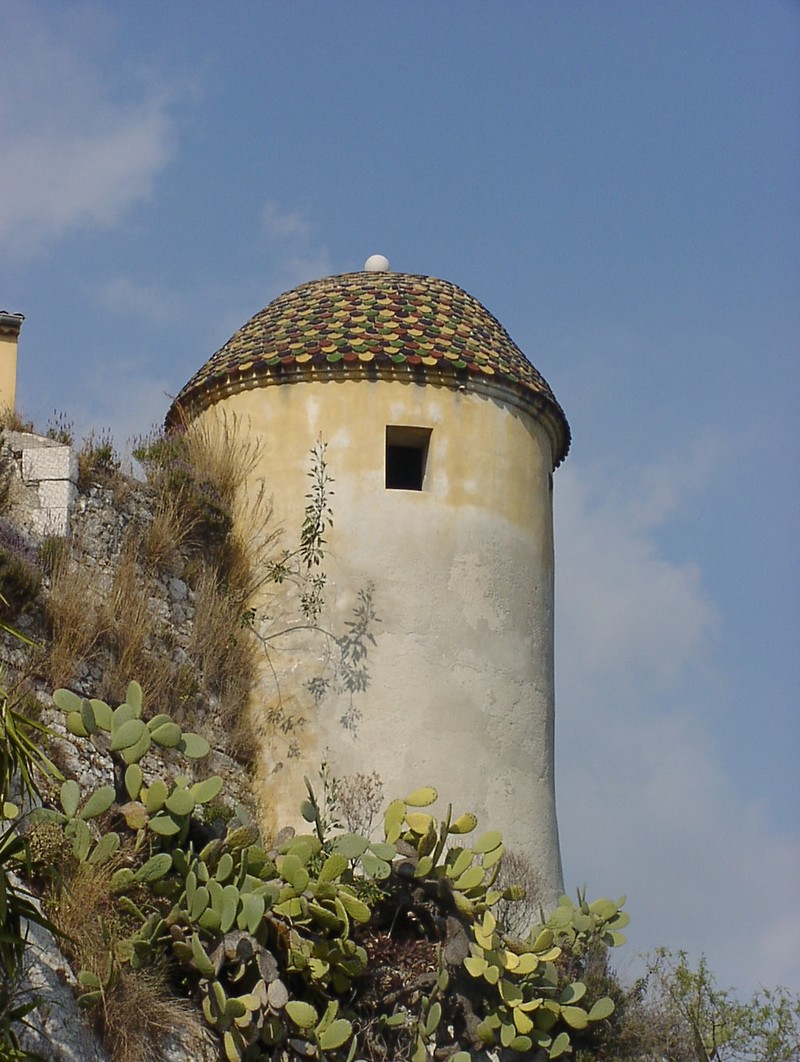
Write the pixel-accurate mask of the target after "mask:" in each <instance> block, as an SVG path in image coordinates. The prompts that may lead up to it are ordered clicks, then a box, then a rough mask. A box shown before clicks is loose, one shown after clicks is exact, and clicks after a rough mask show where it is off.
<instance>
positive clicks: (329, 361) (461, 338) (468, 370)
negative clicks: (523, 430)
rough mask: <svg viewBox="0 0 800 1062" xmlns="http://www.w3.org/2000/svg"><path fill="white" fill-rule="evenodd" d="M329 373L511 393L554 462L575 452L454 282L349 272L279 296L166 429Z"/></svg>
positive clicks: (535, 383) (539, 387)
mask: <svg viewBox="0 0 800 1062" xmlns="http://www.w3.org/2000/svg"><path fill="white" fill-rule="evenodd" d="M330 374H336V375H338V376H341V375H345V376H352V377H353V378H354V379H359V378H362V379H363V378H367V379H375V378H389V379H392V378H395V379H396V378H408V376H409V375H410V374H411V375H413V378H414V379H416V380H419V381H423V382H424V381H430V382H432V383H440V384H441V383H444V384H450V385H451V386H453V385H455V386H460V385H461V383H462V382H463V383H464V384H465V386H467V387H468V388H469V387H470V386H477V384H478V382H481V383H483V382H485V385H487V386H495V385H499V386H500V387H501V388H505V389H508V388H510V389H512V390H513V391H514V392H515V394H516V396H517V398H518V399H519V400H521V401H522V403H523V404H524V405H527V406H529V407H530V408H531V410H532V411H533V412H534V414H535V415H536V416H538V417H539V418H541V419H544V420H546V421H547V423H548V427H549V430H550V433H551V437H552V438H553V440H554V446H555V463H556V464H560V462H561V461H562V460H563V459H564V457H565V456H566V454H567V450H568V449H569V444H570V431H569V425H568V423H567V420H566V417H565V416H564V412H563V410H562V409H561V406H560V405H559V404H558V402H557V401H556V399H555V396H554V395H553V392H552V391H551V390H550V388H549V387H548V385H547V382H546V381H545V379H544V377H543V376H541V374H540V373H539V372H537V370H536V369H535V368H534V367H533V365H532V364H531V363H530V362H529V361H528V359H527V358H526V357H525V355H524V354H523V353H522V351H521V350H520V349H519V348H518V347H517V345H516V344H515V343H514V341H513V340H512V339H511V337H510V336H509V334H508V332H506V330H505V329H504V328H503V326H502V325H501V324H500V322H499V321H498V320H497V319H496V318H495V317H493V316H492V314H490V313H489V311H488V310H487V309H486V308H485V307H484V306H482V305H481V303H479V302H478V300H477V299H474V298H473V297H472V296H471V295H468V294H467V292H465V291H463V290H462V289H461V288H459V287H456V285H455V284H450V283H449V282H448V281H445V280H438V279H437V278H435V277H425V276H414V275H410V274H407V273H390V272H385V273H383V272H377V273H368V272H361V273H344V274H342V275H340V276H333V277H326V278H324V279H322V280H314V281H311V282H310V283H308V284H302V285H301V286H300V287H298V288H294V289H293V290H292V291H288V292H286V293H285V294H283V295H280V296H279V297H278V298H277V299H275V300H274V301H273V302H271V303H270V304H269V305H268V306H267V307H265V309H263V310H262V311H261V312H260V313H257V314H256V315H255V317H251V319H250V320H249V321H248V322H247V323H246V324H245V325H243V326H242V327H241V328H240V329H239V331H238V332H236V334H235V335H233V336H232V337H231V338H230V339H229V340H228V342H227V343H226V344H225V345H224V346H223V347H221V348H220V349H219V350H218V351H217V352H216V354H214V355H213V356H212V357H211V358H209V360H208V361H207V362H206V364H205V365H204V366H203V367H202V368H201V369H200V370H199V372H197V373H195V375H194V376H193V377H192V379H191V380H189V382H188V383H187V384H186V386H185V387H184V388H183V390H182V391H181V392H180V394H179V395H178V396H177V398H176V399H175V401H174V402H173V404H172V407H171V408H170V411H169V413H168V414H167V423H168V424H169V423H172V422H174V421H175V420H177V419H178V417H179V416H180V411H181V410H184V409H185V410H186V411H187V412H189V413H190V415H191V413H193V412H195V411H197V410H199V409H202V408H204V407H206V406H208V405H210V404H211V403H213V402H215V401H217V400H218V399H219V398H222V397H224V396H226V395H229V394H232V393H234V392H236V391H240V390H244V389H249V388H252V387H254V386H255V387H260V386H268V385H271V384H279V383H284V382H295V381H298V380H304V379H310V380H313V379H323V378H325V376H326V375H330ZM478 378H480V381H478Z"/></svg>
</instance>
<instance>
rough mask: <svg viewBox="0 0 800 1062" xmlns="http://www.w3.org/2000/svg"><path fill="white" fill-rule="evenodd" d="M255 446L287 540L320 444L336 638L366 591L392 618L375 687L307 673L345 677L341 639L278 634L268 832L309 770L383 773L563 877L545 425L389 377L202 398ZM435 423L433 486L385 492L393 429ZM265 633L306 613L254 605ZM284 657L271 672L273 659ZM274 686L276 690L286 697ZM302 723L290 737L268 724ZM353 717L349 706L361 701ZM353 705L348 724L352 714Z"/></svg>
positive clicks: (270, 695) (267, 599)
mask: <svg viewBox="0 0 800 1062" xmlns="http://www.w3.org/2000/svg"><path fill="white" fill-rule="evenodd" d="M222 415H224V416H226V417H227V418H228V422H229V424H230V423H231V420H232V418H235V420H236V424H237V427H238V430H239V431H243V432H246V433H247V435H248V436H249V437H250V438H251V439H253V438H258V439H259V440H260V444H261V456H260V460H259V464H258V467H257V469H256V471H255V473H254V477H253V480H252V486H251V491H252V494H253V496H255V494H256V493H257V491H258V489H259V481H260V480H263V482H264V483H265V484H266V488H267V491H268V493H270V494H272V495H273V498H274V514H275V516H274V519H275V520H276V521H277V522H279V523H280V524H281V525H282V526H283V528H284V533H285V544H286V545H287V546H289V545H291V544H292V543H294V542H296V541H297V537H298V533H299V528H300V525H301V522H302V517H303V509H304V506H305V495H306V494H307V493H308V490H309V487H310V480H309V478H308V471H309V451H310V449H311V447H312V446H313V445H314V443H315V441H316V440H317V439H320V438H321V439H322V440H324V441H325V442H326V443H327V463H328V470H329V473H330V475H331V476H332V478H333V480H334V482H333V483H332V491H333V497H332V506H333V510H334V526H333V528H332V530H331V532H330V533H329V535H328V544H327V553H326V561H325V569H326V571H327V574H328V591H327V602H328V608H327V611H326V613H325V615H324V616H323V618H322V620H321V621H320V622H321V625H324V626H325V627H326V628H329V629H331V630H333V631H335V632H342V631H344V629H345V625H346V623H347V622H348V621H349V620H352V618H353V608H354V607H355V606H356V605H357V604H358V593H359V590H363V589H364V588H366V587H370V586H371V587H373V588H374V589H373V592H372V593H373V602H374V607H375V610H376V612H377V614H378V616H379V618H380V621H381V622H380V623H379V624H376V625H375V626H374V634H375V638H376V645H375V646H374V647H373V646H369V655H368V658H367V665H368V674H369V686H368V688H367V689H366V691H364V692H358V693H356V694H354V695H353V696H352V697H351V696H350V694H349V693H348V691H346V690H340V691H338V692H336V691H335V690H330V691H329V692H328V693H327V694H326V696H325V697H323V698H322V700H321V702H320V703H319V705H315V703H314V701H313V698H312V697H311V695H310V694H309V692H308V690H307V689H306V688H305V685H304V684H305V682H306V681H307V680H308V678H309V677H311V676H312V675H313V674H315V673H316V672H317V671H319V670H324V672H325V673H326V674H328V675H329V676H330V675H332V674H333V670H332V669H333V663H334V660H335V657H336V652H337V649H336V646H335V644H333V643H332V642H331V641H330V640H329V639H327V638H326V637H325V636H322V635H318V634H312V633H308V632H302V631H301V632H295V633H292V634H291V635H286V636H283V637H280V638H277V639H275V640H273V642H272V643H271V644H272V649H271V666H270V667H267V666H265V667H264V669H263V680H262V685H261V690H260V692H259V696H258V697H257V698H256V700H255V701H254V704H253V712H254V715H255V718H256V721H257V723H258V724H259V725H260V726H261V728H262V731H263V733H264V742H263V747H262V749H261V755H260V767H259V786H260V795H261V803H262V807H263V809H264V812H263V813H264V822H265V825H266V826H267V828H271V827H274V826H276V825H279V824H284V823H285V822H287V821H291V820H293V819H296V818H297V813H296V809H297V806H298V804H299V801H300V800H301V799H302V797H303V796H304V786H303V775H304V774H306V775H309V776H310V777H316V774H317V770H318V768H319V765H320V762H321V760H322V759H326V760H327V761H328V762H329V763H330V764H331V766H332V769H333V772H334V773H335V774H337V775H340V776H341V775H348V774H353V773H356V772H359V771H361V772H369V771H372V770H377V771H378V773H379V774H380V775H381V777H382V779H383V782H384V786H385V789H384V793H385V796H386V799H387V800H388V799H392V798H394V797H395V796H398V795H402V794H403V793H405V792H410V791H411V790H412V789H414V788H415V787H416V786H418V785H422V784H433V785H435V786H437V787H438V788H439V790H440V793H441V794H442V797H443V798H444V800H449V801H452V803H453V805H454V809H455V811H456V812H457V813H460V812H461V811H465V810H472V811H475V812H476V813H477V814H478V815H479V817H480V819H481V822H482V824H483V825H484V826H485V827H487V828H488V826H490V825H491V826H495V827H498V828H500V829H502V830H503V832H504V834H505V836H506V838H507V841H508V843H509V844H510V846H511V847H513V848H516V849H517V850H521V851H524V852H525V853H527V854H528V855H529V856H530V857H531V859H532V860H533V862H534V863H535V865H536V867H537V868H538V870H539V872H540V873H541V875H542V877H543V879H544V882H545V888H546V891H547V892H549V894H550V895H555V894H556V893H557V892H558V890H559V889H560V888H561V864H560V855H559V849H558V835H557V827H556V817H555V802H554V792H553V646H552V636H553V538H552V511H551V495H550V486H549V477H550V472H551V470H552V453H551V447H550V442H549V439H548V436H547V434H546V432H545V431H544V430H543V428H542V427H541V426H540V425H537V424H536V423H535V422H534V420H533V419H532V418H531V417H530V416H529V415H527V414H525V413H522V412H520V411H517V410H514V409H512V408H510V407H509V406H507V405H506V404H505V403H504V402H503V401H501V400H500V399H499V398H492V397H488V396H484V395H478V394H474V393H469V392H467V393H461V392H458V391H454V390H449V389H446V388H439V387H436V386H434V385H432V384H427V385H419V384H413V383H408V384H403V383H399V382H394V381H385V380H375V381H367V380H357V381H353V380H349V381H348V380H343V381H330V382H321V383H315V382H302V383H295V384H283V385H280V386H270V387H265V388H260V389H254V390H250V391H244V392H239V393H237V394H235V395H232V396H230V397H228V398H227V399H225V400H224V401H222V402H219V403H217V404H216V405H215V406H212V407H211V408H210V409H208V410H206V411H205V412H204V413H203V414H202V415H201V419H202V420H204V421H205V422H206V423H211V424H213V423H214V421H215V420H217V419H218V418H220V417H221V416H222ZM392 424H394V425H407V426H415V427H424V428H430V429H432V433H431V440H430V447H429V453H428V463H427V470H426V478H425V484H424V489H423V490H422V491H419V492H417V491H394V490H386V489H385V486H384V451H385V431H386V426H387V425H392ZM254 605H255V607H256V608H257V610H258V614H259V622H260V623H261V624H262V627H261V629H262V631H263V633H265V634H270V633H273V634H274V632H275V631H277V630H280V629H281V627H282V625H284V624H286V623H291V622H292V620H293V618H296V615H297V613H296V605H297V603H296V600H295V601H292V595H291V592H287V593H286V594H283V595H277V596H276V592H275V588H274V587H268V588H267V590H266V591H265V593H264V595H263V596H262V597H261V599H260V600H258V601H256V602H254ZM273 669H274V671H273ZM278 688H279V689H280V694H279V693H278ZM279 698H280V700H281V704H282V708H283V710H284V713H287V714H290V715H291V716H292V717H294V718H295V719H297V718H304V719H306V720H307V722H306V724H305V726H304V727H303V728H302V729H299V730H297V731H296V732H294V733H293V734H292V735H290V736H291V737H292V738H293V739H294V740H296V741H297V743H298V748H299V751H300V755H299V756H298V757H296V758H291V757H289V756H288V755H287V751H288V749H289V744H290V743H289V737H287V735H284V734H282V733H280V732H275V728H270V727H269V726H268V725H267V724H266V722H265V720H266V717H267V713H268V711H269V708H270V707H273V708H274V707H275V705H276V704H277V702H278V699H279ZM353 713H354V714H353ZM349 717H350V718H353V719H355V721H356V725H355V726H346V725H343V724H342V720H343V719H345V720H347V719H348V718H349Z"/></svg>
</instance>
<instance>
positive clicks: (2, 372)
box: [0, 333, 17, 409]
mask: <svg viewBox="0 0 800 1062" xmlns="http://www.w3.org/2000/svg"><path fill="white" fill-rule="evenodd" d="M16 400H17V336H16V335H9V334H7V333H0V409H14V408H15V406H16Z"/></svg>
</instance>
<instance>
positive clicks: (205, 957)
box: [39, 683, 626, 1062]
mask: <svg viewBox="0 0 800 1062" xmlns="http://www.w3.org/2000/svg"><path fill="white" fill-rule="evenodd" d="M54 699H55V702H56V704H57V705H58V707H59V708H61V709H62V710H63V711H64V712H66V713H67V726H68V728H69V730H70V732H71V733H73V734H74V735H75V736H76V737H81V738H84V739H87V740H91V741H92V742H93V744H94V745H95V747H97V748H100V749H104V750H105V751H106V752H107V753H108V755H109V756H110V757H111V759H112V762H113V763H114V765H115V782H116V784H115V785H105V786H101V787H99V788H98V789H96V790H95V791H94V792H92V793H90V794H88V795H87V796H85V797H84V796H83V795H82V794H81V792H80V788H79V786H78V785H77V783H76V782H74V781H71V780H70V781H67V782H64V783H63V785H62V786H61V788H60V791H59V794H58V804H57V806H54V807H50V808H43V809H41V811H40V812H39V816H40V817H41V818H43V819H44V820H45V822H47V823H48V824H49V825H50V826H51V827H52V826H56V827H57V828H59V829H60V830H61V831H62V833H63V837H64V840H65V843H68V844H69V845H70V848H71V852H72V855H73V857H74V858H75V859H77V860H79V861H80V862H81V863H85V864H87V866H88V867H91V866H92V865H95V864H100V863H104V862H107V861H109V860H111V862H110V863H109V864H108V871H109V873H110V883H111V891H112V894H113V895H114V897H115V903H116V904H118V906H119V908H120V910H121V911H123V912H124V913H125V916H126V917H125V919H124V925H125V926H126V927H128V928H127V929H126V931H125V932H126V933H127V935H124V934H123V935H122V939H114V940H113V941H110V942H109V958H108V962H107V964H106V968H104V969H102V970H99V971H98V970H92V971H82V972H81V973H80V974H79V983H80V985H81V989H82V993H83V997H82V998H83V1003H84V1005H86V1006H89V1007H92V1006H96V1005H102V1001H103V996H104V993H105V992H107V990H108V988H109V985H110V984H111V983H112V981H113V979H114V977H115V976H117V975H118V972H119V969H120V968H121V967H122V966H123V965H124V964H129V965H130V967H131V968H133V969H138V968H143V967H147V966H149V965H150V964H152V963H153V962H162V961H164V959H165V958H166V960H167V961H168V963H169V965H170V968H171V971H172V975H171V976H172V979H173V981H174V982H176V983H180V984H181V985H182V986H183V989H184V991H185V992H186V993H187V994H189V995H191V996H192V997H194V998H195V1000H196V1001H197V1003H198V1005H199V1007H200V1009H201V1011H202V1014H203V1017H204V1019H205V1021H206V1023H207V1024H208V1026H209V1027H210V1028H211V1029H213V1030H214V1031H215V1032H216V1034H217V1035H218V1036H219V1039H220V1045H221V1052H222V1057H224V1058H225V1059H227V1060H229V1062H251V1060H252V1062H257V1060H262V1059H263V1060H267V1059H270V1060H273V1059H282V1060H284V1059H285V1060H289V1059H308V1058H316V1059H329V1060H331V1062H345V1060H346V1062H354V1060H355V1059H357V1058H361V1057H363V1056H364V1055H367V1054H368V1055H370V1057H392V1058H393V1057H408V1058H410V1059H412V1062H425V1060H427V1059H432V1058H434V1057H442V1058H449V1059H451V1060H452V1062H467V1060H469V1059H470V1058H479V1057H483V1055H484V1053H485V1051H486V1050H487V1048H489V1047H491V1046H499V1048H500V1049H501V1050H502V1051H504V1052H505V1053H506V1054H505V1056H504V1057H506V1056H507V1057H509V1058H513V1057H515V1056H518V1055H522V1056H528V1057H530V1056H531V1054H532V1053H534V1052H536V1051H538V1052H540V1054H541V1057H542V1058H547V1057H549V1058H557V1057H559V1056H560V1055H562V1054H564V1053H565V1052H567V1051H568V1050H569V1049H570V1031H571V1030H576V1029H577V1030H579V1029H583V1028H585V1027H586V1026H587V1025H589V1024H590V1023H595V1022H600V1021H602V1020H604V1019H605V1018H607V1017H608V1016H609V1015H610V1013H611V1011H612V1010H613V1003H611V1001H610V1000H609V999H600V1000H592V1001H589V1002H588V1003H587V1002H586V999H585V997H586V994H587V993H586V988H585V986H584V985H583V984H582V983H581V982H580V981H574V982H568V981H566V982H565V977H564V975H563V969H562V968H561V967H560V965H559V960H560V956H561V954H562V949H565V948H566V949H570V948H572V949H575V950H579V949H580V948H581V947H584V946H587V945H588V942H590V941H591V940H598V939H604V940H606V941H607V942H608V943H610V944H616V943H619V942H620V941H619V936H618V930H619V929H620V928H621V927H622V925H623V924H624V921H625V918H626V916H625V915H624V913H623V912H621V911H620V906H621V905H620V904H613V903H612V902H611V901H598V902H596V903H595V904H587V903H586V902H585V899H584V898H583V897H579V902H578V904H577V905H575V904H571V903H570V902H569V901H567V900H564V901H562V903H561V904H560V905H559V907H558V908H557V909H556V911H555V912H554V913H553V914H552V915H551V916H550V919H549V920H547V921H543V924H542V925H540V926H536V927H534V928H533V929H532V931H531V934H530V936H529V937H528V938H527V939H525V940H519V939H515V938H512V937H511V936H509V935H508V934H507V933H506V932H505V931H504V929H503V927H502V925H500V924H499V922H498V919H497V918H496V916H495V914H494V913H493V910H492V909H493V908H494V907H495V905H496V904H497V903H498V902H499V901H500V900H512V901H513V900H515V899H520V898H521V890H519V888H518V887H515V886H510V887H506V888H500V887H499V886H498V885H497V880H498V871H499V868H500V865H501V861H502V857H503V843H502V838H501V835H500V834H499V833H498V832H497V831H494V830H490V831H488V832H485V833H482V834H480V835H478V836H477V837H476V838H474V839H473V840H472V841H471V843H469V844H468V843H467V837H468V835H470V834H473V833H474V832H475V830H476V828H477V820H476V818H475V816H474V815H472V814H470V813H466V814H462V815H460V816H458V817H454V816H453V814H452V812H451V810H450V809H449V808H448V809H447V811H446V813H445V815H444V817H443V818H442V819H441V820H439V819H437V818H436V817H435V816H434V815H433V814H431V812H430V810H429V809H430V807H431V805H433V804H434V803H435V802H436V800H437V799H438V793H437V792H436V790H435V789H433V788H431V787H423V788H421V789H418V790H416V791H415V792H413V793H411V794H409V795H408V796H407V797H406V798H405V799H402V800H395V801H393V802H392V803H391V804H390V805H389V807H388V808H387V810H386V813H385V816H384V820H383V839H382V840H379V841H378V840H373V839H371V838H369V837H366V836H362V835H360V834H356V833H346V832H341V827H338V826H336V825H334V824H332V823H331V822H330V821H329V820H328V818H327V816H326V814H324V813H323V810H322V809H321V807H320V804H319V802H318V801H317V798H316V796H315V794H314V790H313V787H312V786H311V785H309V786H308V791H309V792H308V799H307V800H306V801H304V803H303V805H302V808H301V813H302V815H303V817H304V818H305V819H306V821H307V822H308V823H309V824H310V827H311V830H312V832H309V833H307V834H305V833H303V834H297V833H295V832H294V831H293V830H291V829H288V830H285V831H282V832H281V834H279V835H278V837H277V838H276V839H275V840H274V841H272V842H265V840H264V839H263V838H262V837H261V835H260V834H259V831H258V829H257V828H256V826H255V825H254V824H253V823H252V822H251V821H250V820H249V818H248V816H247V815H246V813H245V812H244V809H241V808H239V809H238V810H237V813H236V814H235V815H234V816H233V817H232V818H231V819H230V820H229V821H228V822H227V823H223V821H222V820H216V822H217V828H216V830H215V829H214V828H212V827H210V826H209V825H208V824H207V823H206V822H204V821H203V818H204V816H203V814H202V812H203V809H204V808H205V807H208V805H209V804H211V802H218V801H219V800H220V799H221V790H222V786H223V783H222V780H221V779H220V778H219V777H218V776H215V775H211V776H209V777H202V778H195V779H194V780H192V779H191V778H190V777H189V776H187V775H182V774H178V775H176V776H174V777H171V778H169V779H168V778H166V777H160V776H158V775H155V774H154V772H153V771H152V770H148V773H147V777H146V776H145V771H144V770H143V768H142V766H141V763H140V761H141V760H142V759H143V757H144V756H145V755H146V753H147V752H148V751H149V750H150V749H151V747H152V745H158V746H160V747H161V749H162V750H166V751H169V750H175V752H176V753H178V754H182V755H184V756H188V757H195V758H200V757H202V756H203V755H205V753H207V752H208V745H207V743H206V742H205V741H204V740H203V739H202V738H200V737H199V736H198V735H195V734H189V733H184V732H183V730H182V729H181V727H180V726H179V725H178V724H177V723H175V722H174V721H173V720H172V719H171V718H170V717H168V716H166V715H159V716H156V717H155V718H153V719H149V720H148V719H146V718H145V713H144V711H143V705H142V697H141V689H140V688H139V687H138V685H137V684H136V683H131V684H130V685H129V687H128V691H127V696H126V700H125V702H124V703H123V704H122V705H120V706H118V707H117V708H114V709H112V708H111V707H110V706H109V705H107V704H105V703H104V702H102V701H97V700H88V699H85V698H79V697H77V696H76V695H75V694H72V693H70V692H68V691H66V690H58V691H56V693H55V695H54ZM101 827H110V828H108V829H107V830H106V831H105V832H104V830H103V829H102V828H101ZM123 838H124V839H125V840H126V842H127V843H125V844H123V843H122V840H123ZM130 927H133V929H132V930H131V929H130ZM376 942H381V946H383V947H388V948H390V949H391V948H395V949H397V952H396V953H397V955H398V956H399V959H398V961H397V963H396V969H395V971H394V976H395V977H396V978H398V979H399V982H400V988H399V990H396V991H393V992H389V993H384V994H383V995H376V994H375V992H373V994H372V997H371V999H370V1001H369V1003H368V1004H367V1003H365V1002H364V998H365V992H366V986H369V985H370V984H374V979H373V981H371V977H372V973H371V969H370V949H371V948H373V949H374V947H375V946H376ZM404 948H405V949H406V953H408V954H412V953H413V954H414V955H415V956H416V957H417V958H416V960H415V961H416V963H417V966H416V967H415V968H414V969H413V971H412V970H411V968H410V967H409V968H408V969H406V968H404V965H403V959H402V955H403V949H404ZM420 949H421V950H420ZM420 955H421V956H422V959H421V960H420V958H419V957H420ZM420 961H421V962H422V969H421V971H420V966H419V963H420ZM376 1037H377V1039H375V1038H376ZM377 1043H380V1044H381V1045H383V1046H381V1047H379V1048H378V1047H376V1044H377ZM376 1051H377V1052H378V1053H377V1054H376ZM381 1052H383V1053H382V1054H381ZM387 1052H388V1054H387Z"/></svg>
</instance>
